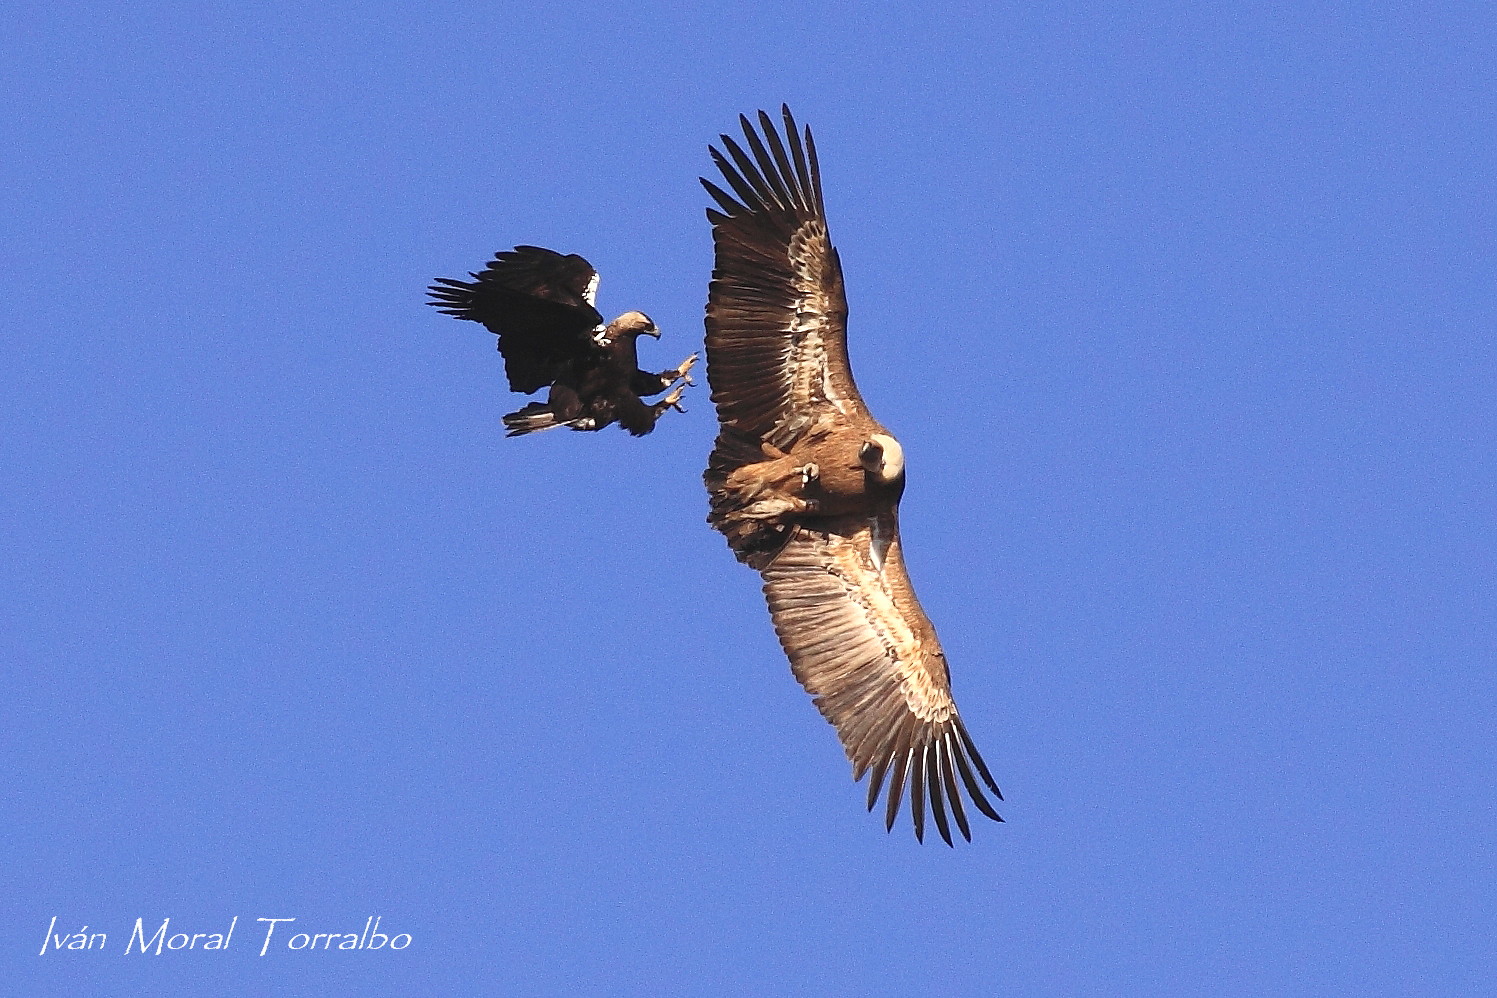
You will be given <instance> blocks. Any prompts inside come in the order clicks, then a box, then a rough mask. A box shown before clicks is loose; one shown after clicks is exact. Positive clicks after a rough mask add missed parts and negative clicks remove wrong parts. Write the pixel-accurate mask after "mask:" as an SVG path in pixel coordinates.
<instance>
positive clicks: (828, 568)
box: [763, 512, 1003, 845]
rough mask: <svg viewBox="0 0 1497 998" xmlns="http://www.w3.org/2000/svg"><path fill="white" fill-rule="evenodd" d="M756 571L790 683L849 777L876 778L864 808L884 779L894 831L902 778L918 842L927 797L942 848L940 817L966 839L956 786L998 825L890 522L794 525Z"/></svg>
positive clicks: (888, 517) (945, 833)
mask: <svg viewBox="0 0 1497 998" xmlns="http://www.w3.org/2000/svg"><path fill="white" fill-rule="evenodd" d="M763 574H764V595H765V597H766V598H767V599H768V600H769V611H770V614H771V616H773V618H774V627H775V631H776V633H778V634H779V636H780V644H781V645H783V646H784V649H785V654H786V655H788V656H789V657H790V665H791V669H792V670H793V671H794V672H795V678H797V679H799V680H800V682H801V685H802V686H804V687H805V688H806V690H807V692H809V693H811V694H812V695H813V696H815V698H816V707H817V709H819V710H820V711H821V713H822V716H823V717H825V718H826V719H827V720H828V721H830V722H832V724H833V725H834V726H835V727H836V728H837V736H838V737H839V738H840V739H841V740H842V747H843V748H844V749H845V750H846V751H847V757H848V758H849V759H851V760H852V764H853V779H854V780H861V779H862V778H863V775H864V773H868V772H871V773H872V776H871V777H870V779H869V786H868V809H869V810H870V811H871V810H873V805H874V804H875V803H876V802H877V800H878V796H879V792H880V790H881V789H882V788H883V786H884V779H885V777H886V776H888V777H889V784H888V790H887V792H886V794H885V796H886V798H887V803H886V807H885V819H884V820H885V827H886V828H892V827H893V826H894V818H895V816H896V815H897V814H898V812H899V803H900V800H901V799H902V797H903V795H904V788H905V783H906V780H908V782H909V785H910V812H911V816H912V817H913V819H914V824H915V837H916V838H918V839H921V840H922V841H923V839H924V834H925V805H926V802H927V800H928V801H929V803H930V813H931V817H932V818H934V820H935V823H936V829H937V830H938V831H939V832H940V833H941V838H943V839H944V840H945V841H946V842H947V844H948V845H949V844H950V843H951V828H950V825H949V823H948V819H947V810H948V808H949V810H950V815H951V817H952V818H954V819H955V821H956V825H957V828H958V830H960V831H961V833H962V836H963V837H964V838H966V839H967V840H968V841H971V838H972V833H971V830H970V828H969V827H968V823H967V814H966V810H965V808H964V806H963V804H962V794H961V791H960V789H959V787H958V781H960V785H961V786H964V787H965V788H966V791H967V795H968V797H969V799H970V800H971V801H972V803H973V804H975V805H976V806H977V809H978V810H979V811H981V812H982V813H983V814H985V815H987V816H988V817H990V818H992V819H994V820H996V821H1002V820H1003V819H1002V818H999V817H998V813H997V812H996V811H995V810H994V809H993V806H992V805H991V804H989V803H988V800H987V798H986V797H985V796H984V795H983V789H982V787H983V784H986V786H987V788H988V789H989V790H991V791H992V792H993V795H994V796H995V797H997V798H998V799H999V800H1002V799H1003V795H1002V794H1001V793H999V792H998V787H997V785H996V784H995V783H994V782H993V778H992V776H991V775H989V773H988V768H987V766H986V765H985V764H984V763H983V761H982V757H981V756H980V755H978V753H977V747H976V746H975V745H973V744H972V739H971V738H970V737H968V735H967V729H966V728H965V727H963V725H962V721H961V718H960V717H958V716H957V712H956V705H955V704H954V703H952V700H951V679H950V674H949V673H948V672H947V669H946V656H945V654H944V653H943V652H942V651H941V644H940V642H939V641H938V640H937V639H936V632H935V628H933V627H932V626H931V623H930V621H929V620H928V619H927V618H926V616H925V612H924V611H923V610H922V609H921V608H920V603H919V602H918V601H917V600H916V599H915V593H914V591H913V590H912V589H911V588H910V580H909V576H908V575H906V574H905V568H904V559H903V557H902V556H901V554H900V550H899V534H898V522H897V519H896V516H895V514H894V513H892V512H890V513H887V514H883V515H880V516H876V517H873V518H871V519H859V518H854V517H844V518H840V519H829V520H825V521H820V522H817V523H816V525H815V526H814V527H813V526H809V525H804V526H800V527H797V528H795V534H794V536H793V537H792V538H791V540H790V541H789V543H788V544H786V546H785V548H784V550H782V551H781V552H780V554H779V556H778V557H777V558H775V560H774V561H773V562H771V563H770V564H769V565H768V566H767V567H766V568H765V569H764V572H763ZM891 771H892V775H890V774H891ZM979 780H980V781H981V782H979Z"/></svg>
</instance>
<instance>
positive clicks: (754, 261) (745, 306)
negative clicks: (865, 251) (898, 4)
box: [702, 107, 864, 444]
mask: <svg viewBox="0 0 1497 998" xmlns="http://www.w3.org/2000/svg"><path fill="white" fill-rule="evenodd" d="M783 113H784V116H785V137H784V140H783V141H782V139H781V137H780V135H779V133H778V132H777V131H776V130H775V127H774V124H773V122H772V121H771V120H770V118H769V116H768V115H767V114H765V113H764V112H763V111H760V112H759V125H760V129H761V131H762V133H763V136H762V138H761V136H760V134H759V133H757V132H755V130H754V127H753V125H752V124H751V123H750V122H749V120H748V118H746V117H742V116H740V118H739V120H740V122H741V123H742V125H743V134H744V138H745V139H746V140H747V142H748V148H749V151H748V152H745V151H744V149H743V147H741V146H740V145H739V144H738V143H737V142H735V141H734V140H733V139H732V138H730V137H729V136H727V135H724V136H722V142H723V148H724V149H726V150H727V155H726V156H724V155H723V153H721V152H719V151H718V150H717V149H713V150H712V158H713V160H714V161H715V162H716V163H717V167H718V169H719V170H721V171H722V175H723V178H724V179H725V180H726V181H727V184H728V186H729V187H731V188H732V190H733V194H731V195H730V194H728V193H726V192H725V191H723V190H722V189H721V188H719V187H717V186H716V185H714V184H712V183H711V182H709V181H707V180H705V179H704V180H703V181H702V185H703V186H704V187H706V188H707V191H708V193H710V194H711V195H712V197H713V199H714V200H715V201H716V202H717V204H718V206H719V207H720V208H721V209H722V210H721V211H713V210H710V209H709V210H708V212H707V217H708V218H709V219H711V221H712V239H713V243H714V245H715V247H716V253H717V255H716V262H717V265H716V267H715V269H714V270H713V271H712V286H711V294H710V297H709V299H708V303H707V357H708V370H707V376H708V380H709V381H710V382H711V384H712V400H713V401H714V402H716V403H717V411H718V419H719V420H720V421H721V423H722V424H723V425H724V426H730V427H732V428H734V429H736V430H738V431H739V432H740V433H743V434H745V435H746V436H748V437H751V438H755V439H760V440H770V441H772V442H775V443H776V444H783V443H784V442H788V441H789V440H793V439H794V437H795V436H797V435H798V434H799V433H800V431H801V430H802V429H803V428H804V427H805V426H807V425H809V424H810V422H811V421H813V420H814V418H815V417H816V415H817V414H818V410H821V409H824V408H826V407H832V408H834V409H836V410H837V411H838V412H840V413H842V414H844V415H854V414H861V413H862V412H863V411H864V410H863V400H862V398H861V397H860V396H859V395H858V389H857V386H856V385H854V384H853V380H852V371H851V370H850V369H849V368H848V365H847V299H846V297H845V296H844V294H843V290H842V265H841V264H840V263H839V262H838V260H837V251H836V250H835V249H833V248H832V243H831V240H830V239H829V238H828V237H827V229H826V217H825V212H824V209H823V206H822V199H821V176H820V172H819V170H818V168H817V165H816V147H815V145H814V144H813V143H812V141H811V130H810V129H809V128H808V129H806V131H805V141H804V143H803V142H802V141H801V138H800V136H799V135H798V134H797V132H796V126H795V120H794V119H793V118H792V117H791V116H790V109H789V108H788V107H786V108H783Z"/></svg>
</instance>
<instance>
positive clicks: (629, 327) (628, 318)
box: [608, 312, 660, 340]
mask: <svg viewBox="0 0 1497 998" xmlns="http://www.w3.org/2000/svg"><path fill="white" fill-rule="evenodd" d="M608 328H609V332H611V333H612V334H613V335H614V336H639V335H641V334H643V335H645V336H653V337H655V338H656V339H657V340H658V339H660V330H658V329H656V328H655V323H654V321H653V320H652V319H651V318H650V317H649V316H648V315H645V314H644V313H643V312H625V313H624V314H623V315H621V316H619V317H618V318H617V319H614V320H613V321H612V322H610V323H609V324H608Z"/></svg>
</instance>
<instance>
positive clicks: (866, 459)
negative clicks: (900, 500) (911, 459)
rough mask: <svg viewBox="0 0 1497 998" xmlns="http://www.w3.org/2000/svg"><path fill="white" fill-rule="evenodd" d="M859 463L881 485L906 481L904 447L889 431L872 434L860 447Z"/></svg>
mask: <svg viewBox="0 0 1497 998" xmlns="http://www.w3.org/2000/svg"><path fill="white" fill-rule="evenodd" d="M858 463H859V464H861V465H862V466H863V470H864V471H865V472H867V473H868V475H869V477H871V478H872V479H873V480H874V481H876V482H878V483H879V484H880V485H893V484H895V483H896V482H903V481H904V448H903V447H901V446H899V441H898V440H895V439H894V438H893V437H891V436H889V435H888V434H887V433H874V434H871V435H870V436H869V437H868V439H867V440H865V441H864V442H863V446H862V447H860V448H859V449H858Z"/></svg>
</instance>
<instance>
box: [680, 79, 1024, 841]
mask: <svg viewBox="0 0 1497 998" xmlns="http://www.w3.org/2000/svg"><path fill="white" fill-rule="evenodd" d="M782 113H783V115H784V134H783V136H782V135H781V134H780V132H779V131H777V130H776V128H775V126H774V122H773V121H772V120H771V119H770V117H769V116H768V115H767V114H765V113H764V112H763V111H761V112H759V127H758V128H757V129H755V127H754V125H753V123H752V122H750V121H749V119H748V118H746V117H740V119H739V121H740V124H741V125H742V127H743V142H742V143H740V142H738V141H737V140H735V139H734V138H732V137H731V136H728V135H724V136H722V151H719V150H717V149H715V148H714V149H712V150H711V152H712V158H713V161H714V162H715V163H716V164H717V167H718V170H719V171H720V172H721V173H722V176H723V181H724V183H725V184H726V185H727V188H728V190H724V189H723V188H722V187H719V186H718V185H716V184H714V183H712V182H711V181H708V180H705V179H704V180H703V181H702V184H703V186H704V187H706V189H707V192H708V193H709V194H711V196H712V199H713V201H715V202H716V204H717V207H716V208H715V209H709V210H708V212H707V217H708V218H709V219H710V220H711V222H712V238H713V245H714V249H715V253H716V262H715V266H714V269H713V272H712V285H711V292H710V296H709V300H708V304H707V378H708V381H709V383H710V384H711V386H712V401H713V403H714V404H715V405H716V407H717V418H718V436H717V443H716V445H715V446H714V448H713V450H712V455H711V457H710V458H709V459H708V465H707V471H706V474H705V476H704V478H705V481H706V484H707V489H708V492H709V494H710V499H711V512H710V514H709V516H708V522H710V523H711V524H712V525H713V526H714V527H716V528H717V529H718V530H720V531H722V533H723V535H724V536H725V537H726V538H727V540H728V544H729V546H730V547H731V548H732V549H733V552H734V554H735V555H736V556H737V557H738V559H739V560H740V561H743V562H746V563H747V564H749V565H750V566H752V567H754V568H756V569H758V570H759V571H760V573H761V574H762V575H763V578H764V595H765V597H766V599H767V600H768V602H769V612H770V616H771V617H772V619H773V621H774V627H775V632H776V633H777V634H778V635H779V638H780V644H781V645H782V646H783V647H784V649H785V654H786V655H787V656H788V657H789V659H790V667H791V670H792V671H793V672H794V673H795V677H796V678H797V679H799V680H800V682H801V684H802V685H803V686H805V688H806V690H807V691H808V692H810V693H811V694H812V695H813V696H814V697H815V703H816V706H817V708H818V709H819V710H820V711H821V713H822V715H823V716H824V717H825V718H826V719H827V720H828V721H830V722H831V723H832V724H833V725H834V726H835V727H836V729H837V735H838V737H839V738H840V739H841V742H842V746H843V748H844V749H845V750H846V752H847V756H848V758H849V759H850V760H851V761H852V765H853V778H854V779H855V780H861V779H862V778H863V777H864V776H868V777H869V788H868V808H869V810H872V809H873V807H874V805H875V804H876V803H877V802H878V798H879V795H880V793H883V795H884V799H885V808H884V815H885V827H887V828H892V827H893V825H894V819H895V817H896V816H897V814H898V812H899V807H900V803H901V801H902V800H903V799H904V797H905V789H906V786H908V788H909V801H910V814H911V818H912V820H913V824H914V828H915V836H916V838H919V839H921V840H922V841H923V840H924V835H925V819H926V814H927V810H926V805H927V803H928V804H929V815H930V818H931V820H932V821H933V822H934V823H935V826H936V830H937V831H938V832H939V833H940V835H941V838H942V839H944V840H945V841H946V843H947V844H948V845H949V844H951V842H952V837H951V823H952V822H955V824H956V827H957V830H958V831H959V832H960V833H961V834H962V836H963V837H964V838H966V839H968V840H970V839H971V837H972V835H971V827H970V824H969V822H968V819H967V810H966V802H964V799H963V791H965V797H966V801H970V803H971V804H972V805H973V806H975V807H976V809H977V810H978V811H980V812H981V813H982V814H984V815H986V816H987V817H989V818H992V819H993V820H995V821H1001V820H1003V819H1001V818H1000V817H999V816H998V813H997V811H995V810H994V809H993V806H992V804H991V803H989V801H988V799H987V796H986V793H988V792H991V793H992V794H993V796H994V797H996V798H997V799H999V800H1002V797H1003V795H1002V794H1000V793H999V792H998V786H997V784H996V783H994V781H993V777H992V775H991V774H990V773H989V772H988V768H987V766H986V764H984V762H983V760H982V756H981V755H979V754H978V752H977V747H976V746H975V745H974V744H973V743H972V739H971V737H970V736H969V735H968V734H967V729H966V727H965V726H964V725H963V724H962V720H961V718H960V717H959V716H958V714H957V710H956V704H955V703H954V702H953V701H952V699H951V677H950V673H949V672H948V671H947V667H946V656H945V653H944V652H943V651H942V650H941V643H940V641H939V640H938V639H937V638H936V632H935V629H934V628H933V627H932V626H931V623H930V620H929V619H928V618H927V617H926V616H925V612H924V611H923V610H922V609H921V608H920V603H919V601H918V600H917V599H916V598H915V592H914V590H913V589H912V588H911V587H910V580H909V576H908V575H907V574H906V573H905V566H904V557H903V555H902V553H901V550H900V544H899V499H900V496H901V495H902V493H903V491H904V482H905V469H904V452H903V449H902V448H901V447H900V445H899V443H898V441H897V440H895V439H894V437H893V436H892V435H891V434H890V433H889V431H888V430H887V429H885V428H884V427H883V425H882V424H880V423H879V422H878V421H877V420H875V419H874V418H873V416H872V415H871V414H870V413H869V412H868V409H867V407H866V406H865V405H864V404H863V399H862V397H861V396H860V395H859V394H858V389H857V386H856V385H855V384H854V383H853V377H852V370H851V368H850V367H849V366H848V361H847V299H846V297H845V294H844V291H843V283H842V265H841V263H840V261H839V260H838V258H837V251H836V249H835V248H833V246H832V243H831V239H830V238H829V236H828V234H827V225H826V216H825V208H824V205H823V202H822V194H821V175H820V168H819V166H818V164H817V161H816V147H815V144H814V143H813V142H812V140H811V132H810V129H806V130H805V132H804V133H800V132H798V130H797V128H796V125H795V121H794V119H793V118H792V117H791V115H790V109H789V108H788V107H787V108H783V109H782ZM886 781H887V782H886Z"/></svg>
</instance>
